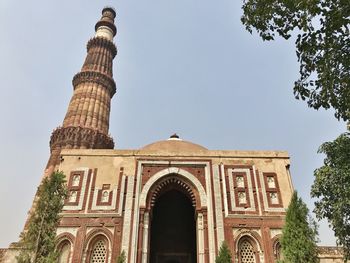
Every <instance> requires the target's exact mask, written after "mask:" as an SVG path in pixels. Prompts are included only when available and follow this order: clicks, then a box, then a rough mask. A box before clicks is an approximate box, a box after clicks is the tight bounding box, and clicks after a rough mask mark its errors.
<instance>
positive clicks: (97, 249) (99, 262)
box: [90, 240, 107, 263]
mask: <svg viewBox="0 0 350 263" xmlns="http://www.w3.org/2000/svg"><path fill="white" fill-rule="evenodd" d="M106 254H107V249H106V244H105V242H104V241H103V240H99V241H97V243H96V244H95V246H94V248H93V250H92V253H91V260H90V262H91V263H105V262H106Z"/></svg>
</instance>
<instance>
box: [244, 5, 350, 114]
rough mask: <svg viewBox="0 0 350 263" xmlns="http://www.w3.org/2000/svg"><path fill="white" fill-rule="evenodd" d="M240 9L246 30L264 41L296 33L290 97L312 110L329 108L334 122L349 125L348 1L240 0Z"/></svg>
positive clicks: (349, 28) (349, 22) (349, 9)
mask: <svg viewBox="0 0 350 263" xmlns="http://www.w3.org/2000/svg"><path fill="white" fill-rule="evenodd" d="M242 9H243V12H244V14H243V16H242V18H241V21H242V23H243V24H244V25H245V27H246V29H247V30H248V31H249V32H250V33H252V31H253V29H256V31H257V32H258V33H259V35H260V37H261V38H262V39H263V40H268V41H269V40H274V38H275V36H276V34H278V35H279V36H281V37H283V38H285V39H288V38H290V37H291V35H292V34H293V33H295V32H296V31H297V32H298V34H297V38H296V42H295V44H296V54H297V57H298V61H299V62H300V69H299V72H300V77H299V79H298V80H296V81H295V82H294V95H295V97H296V98H297V99H302V100H307V104H308V106H309V107H312V108H314V109H319V108H321V107H322V108H325V109H329V108H331V107H332V108H334V109H335V117H336V118H337V119H338V120H340V119H343V120H344V121H347V120H350V26H349V25H350V1H349V0H243V7H242Z"/></svg>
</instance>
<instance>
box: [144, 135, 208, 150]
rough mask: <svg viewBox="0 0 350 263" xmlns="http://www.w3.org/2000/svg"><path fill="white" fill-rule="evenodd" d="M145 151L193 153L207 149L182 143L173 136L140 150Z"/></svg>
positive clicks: (176, 136)
mask: <svg viewBox="0 0 350 263" xmlns="http://www.w3.org/2000/svg"><path fill="white" fill-rule="evenodd" d="M141 150H146V151H167V152H193V151H207V150H208V149H207V148H205V147H203V146H201V145H199V144H195V143H192V142H188V141H184V140H182V139H180V138H179V136H178V135H176V134H174V135H172V136H170V138H169V139H167V140H163V141H157V142H154V143H151V144H148V145H146V146H144V147H142V148H141Z"/></svg>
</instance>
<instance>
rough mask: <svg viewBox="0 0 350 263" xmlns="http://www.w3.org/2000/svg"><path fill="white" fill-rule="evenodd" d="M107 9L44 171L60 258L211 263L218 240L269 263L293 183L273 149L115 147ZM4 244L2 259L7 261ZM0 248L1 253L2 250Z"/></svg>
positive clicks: (243, 258)
mask: <svg viewBox="0 0 350 263" xmlns="http://www.w3.org/2000/svg"><path fill="white" fill-rule="evenodd" d="M115 16H116V13H115V11H114V10H113V9H112V8H109V7H107V8H104V9H103V11H102V18H101V19H100V20H99V21H98V22H97V23H96V26H95V31H96V33H95V36H94V37H93V38H92V39H90V40H89V41H88V43H87V56H86V59H85V62H84V63H83V66H82V68H81V71H80V72H79V73H78V74H76V75H75V76H74V78H73V87H74V92H73V96H72V98H71V101H70V104H69V107H68V110H67V113H66V116H65V118H64V121H63V124H62V126H61V127H59V128H57V129H56V130H54V132H53V133H52V136H51V141H50V150H51V156H50V159H49V161H48V164H47V167H46V170H45V175H49V174H51V173H52V172H53V171H55V170H60V171H63V172H64V173H65V174H66V176H67V183H68V189H69V193H70V194H69V198H68V199H67V200H66V201H65V206H64V210H63V212H62V220H61V223H60V226H59V227H58V230H57V239H58V249H59V251H60V259H59V262H91V263H93V262H94V263H102V262H115V260H116V258H117V257H118V255H119V254H120V253H121V252H122V251H124V252H125V254H126V257H127V262H130V263H134V262H137V263H141V262H142V263H146V262H151V263H163V262H164V263H175V262H177V263H192V262H199V263H204V262H205V263H209V262H210V263H214V262H215V257H216V255H217V253H218V250H219V248H220V245H221V244H222V242H223V241H224V240H226V241H227V243H228V245H229V247H230V249H231V251H232V253H233V256H234V262H239V263H253V262H254V263H264V262H265V263H267V262H276V259H278V258H279V256H280V244H279V238H280V236H281V229H282V226H283V222H284V218H285V210H286V208H287V206H288V204H289V201H290V198H291V195H292V192H293V186H292V182H291V176H290V173H289V165H290V161H289V157H288V154H287V153H286V152H282V151H235V150H227V151H222V150H220V151H218V150H209V149H207V148H205V147H203V146H201V145H198V144H195V143H192V142H188V141H185V140H182V139H180V138H179V136H177V135H176V134H174V135H172V136H171V137H170V138H169V139H168V140H161V141H158V142H154V143H151V144H149V145H146V146H144V147H142V148H140V149H132V150H122V149H117V150H114V149H113V148H114V142H113V139H112V138H111V137H110V136H109V135H108V128H109V116H110V103H111V98H112V97H113V95H114V94H115V92H116V84H115V81H114V80H113V71H112V61H113V59H114V57H115V56H116V54H117V49H116V46H115V45H114V43H113V38H114V36H115V35H116V32H117V30H116V26H115V24H114V19H115ZM12 251H15V248H10V249H9V250H8V251H7V255H4V256H3V261H4V262H15V261H14V258H13V255H14V254H15V253H12ZM2 254H4V253H2Z"/></svg>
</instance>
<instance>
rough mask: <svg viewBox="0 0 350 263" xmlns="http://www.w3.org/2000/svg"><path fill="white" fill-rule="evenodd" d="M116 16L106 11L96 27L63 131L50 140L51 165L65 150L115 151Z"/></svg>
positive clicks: (76, 79)
mask: <svg viewBox="0 0 350 263" xmlns="http://www.w3.org/2000/svg"><path fill="white" fill-rule="evenodd" d="M115 16H116V13H115V11H114V9H112V8H109V7H106V8H104V9H103V10H102V18H101V19H100V20H99V21H98V22H97V23H96V26H95V31H96V33H95V36H94V37H93V38H92V39H90V40H89V41H88V43H87V55H86V59H85V62H84V64H83V66H82V68H81V71H80V72H79V73H77V74H76V75H75V76H74V78H73V81H72V82H73V87H74V93H73V96H72V98H71V100H70V103H69V106H68V110H67V113H66V116H65V118H64V121H63V125H62V127H59V128H57V129H56V130H54V132H53V133H52V136H51V140H50V150H51V157H50V160H49V163H48V166H49V165H55V164H57V162H58V158H59V153H60V151H61V149H113V148H114V142H113V139H112V138H111V137H110V136H109V135H108V129H109V116H110V104H111V98H112V97H113V95H114V94H115V92H116V84H115V82H114V80H113V59H114V57H115V56H116V54H117V48H116V46H115V45H114V43H113V37H114V36H115V35H116V32H117V30H116V26H115V24H114V19H115Z"/></svg>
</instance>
